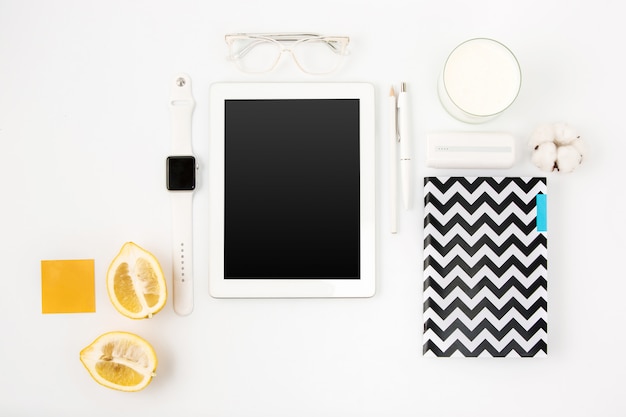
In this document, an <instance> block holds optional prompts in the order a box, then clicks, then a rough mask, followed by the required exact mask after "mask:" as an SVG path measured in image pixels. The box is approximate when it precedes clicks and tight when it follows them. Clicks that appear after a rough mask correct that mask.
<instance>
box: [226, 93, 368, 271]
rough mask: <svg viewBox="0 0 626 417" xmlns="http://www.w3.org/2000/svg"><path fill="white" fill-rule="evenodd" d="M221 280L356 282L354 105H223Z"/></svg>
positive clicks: (327, 101)
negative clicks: (222, 238)
mask: <svg viewBox="0 0 626 417" xmlns="http://www.w3.org/2000/svg"><path fill="white" fill-rule="evenodd" d="M224 116H225V119H224V120H225V122H224V127H225V131H224V133H225V135H224V278H225V279H259V278H277V279H285V278H287V279H316V278H338V279H359V277H360V234H359V230H360V220H359V219H360V217H359V216H360V201H359V197H360V193H359V100H356V99H283V100H226V101H225V113H224Z"/></svg>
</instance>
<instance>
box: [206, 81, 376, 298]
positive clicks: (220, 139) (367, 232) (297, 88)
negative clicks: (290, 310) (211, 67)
mask: <svg viewBox="0 0 626 417" xmlns="http://www.w3.org/2000/svg"><path fill="white" fill-rule="evenodd" d="M236 99H241V100H254V99H257V100H262V99H268V100H269V99H358V100H359V101H360V105H359V118H360V121H359V129H360V141H359V142H360V143H359V154H360V209H361V214H360V234H361V236H360V237H361V241H360V251H361V252H360V259H361V265H360V271H361V277H360V278H359V279H258V278H257V279H224V103H225V101H226V100H236ZM374 104H375V103H374V88H373V86H372V85H371V84H368V83H215V84H212V85H211V90H210V142H209V145H210V146H209V152H210V156H209V186H210V202H209V210H210V212H209V227H210V242H209V243H210V248H209V292H210V294H211V296H212V297H215V298H292V297H293V298H297V297H302V298H327V297H328V298H331V297H371V296H373V295H374V293H375V289H376V273H375V268H376V266H375V265H376V262H375V258H376V237H375V157H374V153H375V131H374V129H375V126H374V120H375V110H374V109H375V105H374ZM329 239H332V236H329Z"/></svg>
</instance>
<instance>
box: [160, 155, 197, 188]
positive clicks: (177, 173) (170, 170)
mask: <svg viewBox="0 0 626 417" xmlns="http://www.w3.org/2000/svg"><path fill="white" fill-rule="evenodd" d="M166 165H167V169H166V179H167V181H166V183H167V184H166V185H167V189H168V190H172V191H190V190H193V189H195V188H196V158H194V157H193V156H168V157H167V164H166Z"/></svg>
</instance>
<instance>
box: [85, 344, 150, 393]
mask: <svg viewBox="0 0 626 417" xmlns="http://www.w3.org/2000/svg"><path fill="white" fill-rule="evenodd" d="M80 361H81V362H82V363H83V365H85V368H87V370H88V371H89V374H91V377H92V378H93V379H95V380H96V381H97V382H98V383H99V384H101V385H104V386H105V387H107V388H112V389H116V390H120V391H129V392H130V391H139V390H142V389H144V388H145V387H146V386H148V384H149V383H150V381H152V377H153V376H155V370H156V367H157V357H156V353H155V352H154V349H153V348H152V346H151V345H150V343H148V342H147V341H145V340H144V339H142V338H141V337H139V336H137V335H136V334H132V333H127V332H110V333H105V334H103V335H101V336H99V337H98V338H97V339H96V340H94V341H93V342H92V343H91V344H90V345H89V346H87V347H86V348H84V349H83V350H81V352H80Z"/></svg>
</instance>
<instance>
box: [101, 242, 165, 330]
mask: <svg viewBox="0 0 626 417" xmlns="http://www.w3.org/2000/svg"><path fill="white" fill-rule="evenodd" d="M107 290H108V293H109V299H110V300H111V303H113V306H115V309H116V310H117V311H119V312H120V313H122V314H123V315H125V316H126V317H130V318H132V319H145V318H150V317H152V316H153V315H154V314H156V313H158V312H159V311H160V310H161V309H162V308H163V306H165V301H166V300H167V288H166V285H165V277H164V276H163V270H162V269H161V265H160V264H159V261H157V259H156V258H155V257H154V255H152V254H151V253H150V252H148V251H147V250H145V249H143V248H142V247H140V246H139V245H136V244H135V243H133V242H126V243H125V244H124V246H122V249H121V250H120V252H119V253H118V254H117V256H116V257H115V259H113V262H111V265H110V266H109V270H108V271H107Z"/></svg>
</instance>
